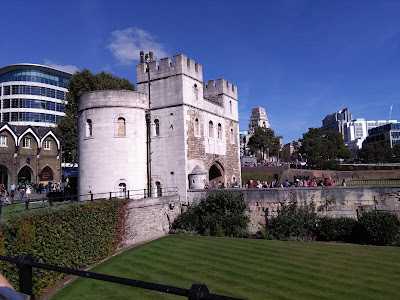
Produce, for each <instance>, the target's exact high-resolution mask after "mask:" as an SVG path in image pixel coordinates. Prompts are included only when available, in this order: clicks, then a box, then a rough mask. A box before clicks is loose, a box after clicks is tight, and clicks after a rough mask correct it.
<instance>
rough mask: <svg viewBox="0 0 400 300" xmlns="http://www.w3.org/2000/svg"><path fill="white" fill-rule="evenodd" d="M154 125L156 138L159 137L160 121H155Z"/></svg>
mask: <svg viewBox="0 0 400 300" xmlns="http://www.w3.org/2000/svg"><path fill="white" fill-rule="evenodd" d="M154 125H155V134H156V136H159V135H160V121H159V120H158V119H155V120H154Z"/></svg>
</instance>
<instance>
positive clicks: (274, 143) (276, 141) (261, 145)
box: [248, 127, 281, 159]
mask: <svg viewBox="0 0 400 300" xmlns="http://www.w3.org/2000/svg"><path fill="white" fill-rule="evenodd" d="M280 140H281V137H280V136H275V132H274V131H273V130H272V129H270V128H264V127H256V128H255V129H254V134H253V135H252V136H251V137H250V139H249V142H248V146H249V148H250V151H251V153H253V154H254V155H255V156H257V157H258V158H260V159H264V158H265V156H266V154H267V153H268V154H269V156H278V155H279V152H280V148H281V144H280Z"/></svg>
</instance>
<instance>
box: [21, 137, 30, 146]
mask: <svg viewBox="0 0 400 300" xmlns="http://www.w3.org/2000/svg"><path fill="white" fill-rule="evenodd" d="M23 147H24V148H30V147H31V139H30V138H24V144H23Z"/></svg>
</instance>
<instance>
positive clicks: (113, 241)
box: [0, 200, 126, 295]
mask: <svg viewBox="0 0 400 300" xmlns="http://www.w3.org/2000/svg"><path fill="white" fill-rule="evenodd" d="M125 203H126V202H125V201H118V200H113V201H102V202H94V203H77V204H71V205H68V206H63V207H57V208H47V209H44V210H38V211H29V212H27V213H21V214H20V215H15V216H13V217H11V218H9V219H7V220H6V221H5V222H3V223H2V224H0V254H1V255H5V256H9V257H13V258H18V257H19V256H21V255H22V254H29V255H31V256H32V257H33V259H34V260H35V261H37V262H40V263H46V264H53V265H58V266H63V267H69V268H74V269H81V268H83V267H86V266H88V265H90V264H93V263H95V262H98V261H100V260H101V259H104V258H105V257H107V256H108V255H110V254H112V253H113V252H115V250H116V247H117V246H118V242H119V230H118V228H119V222H120V221H121V220H122V219H121V218H122V216H123V213H122V212H123V207H124V204H125ZM0 271H1V272H2V273H3V274H4V275H5V276H6V277H7V278H8V279H9V280H10V282H11V283H12V284H13V285H14V287H15V288H16V289H18V288H19V283H18V271H17V268H16V266H15V264H11V263H8V262H4V261H0ZM33 272H34V274H33V292H34V294H35V295H40V294H41V293H43V292H45V291H47V290H49V289H50V288H51V287H52V286H53V285H54V284H55V283H57V282H58V281H60V280H61V279H62V278H63V277H64V276H65V274H61V273H57V272H53V271H47V270H42V269H36V268H34V269H33Z"/></svg>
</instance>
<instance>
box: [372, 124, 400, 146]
mask: <svg viewBox="0 0 400 300" xmlns="http://www.w3.org/2000/svg"><path fill="white" fill-rule="evenodd" d="M385 142H388V143H389V144H390V147H391V148H393V147H394V146H396V145H399V144H400V122H396V123H390V124H386V125H382V126H379V127H375V128H372V129H370V130H368V136H367V138H366V139H365V141H364V145H369V144H375V143H381V144H383V143H385Z"/></svg>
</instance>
